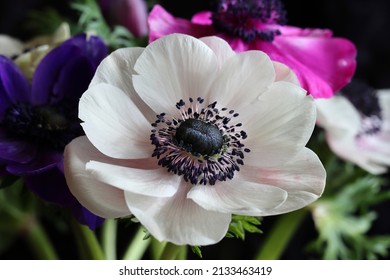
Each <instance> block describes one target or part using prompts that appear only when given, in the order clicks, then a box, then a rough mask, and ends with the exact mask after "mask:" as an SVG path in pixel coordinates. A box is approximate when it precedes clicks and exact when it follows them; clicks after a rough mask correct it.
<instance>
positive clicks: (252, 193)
mask: <svg viewBox="0 0 390 280" xmlns="http://www.w3.org/2000/svg"><path fill="white" fill-rule="evenodd" d="M188 198H190V199H192V200H194V201H195V202H196V203H197V204H199V205H200V206H202V207H203V208H205V209H208V210H211V211H218V212H222V213H232V214H240V215H249V216H262V214H263V213H265V212H268V211H270V210H272V209H274V208H277V207H278V206H280V205H281V204H283V203H284V201H285V200H286V198H287V192H286V191H285V190H282V189H280V188H277V187H273V186H269V185H265V184H261V183H252V182H246V181H243V180H237V179H236V180H235V179H233V180H231V181H226V182H220V183H217V184H215V185H214V186H204V185H198V186H194V187H193V188H192V189H191V191H190V192H189V193H188Z"/></svg>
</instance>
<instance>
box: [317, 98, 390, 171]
mask: <svg viewBox="0 0 390 280" xmlns="http://www.w3.org/2000/svg"><path fill="white" fill-rule="evenodd" d="M385 92H386V91H382V93H385ZM378 96H379V98H380V102H381V107H382V109H384V110H383V113H384V115H383V116H384V118H383V119H384V123H383V127H382V130H383V131H381V132H380V133H378V134H376V135H363V136H359V137H358V133H359V130H360V128H361V118H360V116H359V113H358V111H357V110H356V109H355V107H354V106H353V105H352V104H351V103H350V102H349V101H348V100H347V99H346V98H344V97H342V96H334V97H333V98H331V99H326V100H316V105H317V108H318V118H317V119H318V121H317V122H318V124H319V125H320V126H321V127H323V128H324V129H325V132H326V140H327V142H328V144H329V147H330V148H331V150H332V151H333V152H334V153H335V154H336V155H338V156H339V157H341V158H342V159H344V160H347V161H350V162H353V163H355V164H357V165H358V166H360V167H361V168H363V169H365V170H366V171H368V172H370V173H372V174H382V173H385V172H386V171H387V167H388V166H389V165H390V152H389V149H390V146H389V144H388V140H389V139H388V138H387V137H386V135H387V134H388V132H387V131H388V130H387V128H386V126H387V125H388V123H387V122H386V119H387V118H386V117H385V116H386V112H387V110H386V106H390V105H388V103H386V102H385V100H386V95H385V94H384V95H382V94H379V95H378ZM387 96H390V95H389V94H388V95H387ZM387 100H389V99H387ZM387 102H389V101H387ZM386 104H387V105H386ZM387 114H389V113H387Z"/></svg>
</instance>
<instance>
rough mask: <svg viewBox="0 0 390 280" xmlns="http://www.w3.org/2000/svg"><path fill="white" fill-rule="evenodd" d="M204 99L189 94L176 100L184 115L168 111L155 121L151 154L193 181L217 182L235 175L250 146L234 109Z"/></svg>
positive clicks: (177, 173) (200, 182)
mask: <svg viewBox="0 0 390 280" xmlns="http://www.w3.org/2000/svg"><path fill="white" fill-rule="evenodd" d="M203 103H204V99H202V98H200V97H198V98H197V99H196V101H195V100H194V99H192V98H189V103H188V104H186V102H184V101H183V100H180V101H179V102H178V103H176V108H177V109H178V110H179V111H180V114H181V118H180V119H176V118H172V117H169V116H167V115H166V114H165V113H161V114H159V115H157V120H156V121H155V122H154V123H152V127H153V129H152V130H151V132H152V133H151V136H150V139H151V143H152V144H153V145H154V146H155V149H154V151H153V154H152V156H153V157H156V158H157V159H158V164H159V165H160V166H163V167H166V168H167V170H168V171H169V172H172V173H174V174H176V175H179V176H183V178H184V180H185V181H187V182H190V183H191V184H194V185H195V184H204V185H214V184H215V183H216V182H217V181H226V180H230V179H232V178H233V176H234V173H235V172H236V171H239V170H240V167H239V165H243V164H244V158H245V154H244V153H249V152H250V150H249V149H248V148H245V145H244V144H243V143H242V141H243V140H244V139H246V138H247V134H246V132H245V131H244V130H241V129H240V128H241V127H242V124H241V123H233V124H231V122H233V120H234V119H235V118H237V117H238V116H239V114H238V113H236V112H235V111H234V110H228V109H227V108H222V109H217V107H216V106H217V102H214V103H211V104H209V105H207V106H204V105H203Z"/></svg>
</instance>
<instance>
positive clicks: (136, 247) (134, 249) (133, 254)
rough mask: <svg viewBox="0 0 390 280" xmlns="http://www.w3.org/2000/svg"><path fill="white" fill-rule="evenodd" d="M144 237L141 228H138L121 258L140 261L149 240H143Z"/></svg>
mask: <svg viewBox="0 0 390 280" xmlns="http://www.w3.org/2000/svg"><path fill="white" fill-rule="evenodd" d="M144 237H145V231H144V229H143V227H142V226H140V227H139V228H138V230H137V232H136V234H135V235H134V237H133V240H131V242H130V245H129V247H128V248H127V250H126V252H125V254H124V256H123V259H124V260H140V259H141V258H142V257H143V255H144V254H145V251H146V249H147V248H148V247H149V244H150V240H151V237H150V238H147V239H144Z"/></svg>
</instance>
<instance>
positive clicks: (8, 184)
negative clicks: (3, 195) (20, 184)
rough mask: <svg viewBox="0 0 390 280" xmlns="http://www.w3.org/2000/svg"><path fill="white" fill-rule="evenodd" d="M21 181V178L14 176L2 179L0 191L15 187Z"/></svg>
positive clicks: (0, 179) (0, 180)
mask: <svg viewBox="0 0 390 280" xmlns="http://www.w3.org/2000/svg"><path fill="white" fill-rule="evenodd" d="M19 179H20V177H18V176H12V175H8V176H4V177H1V178H0V190H1V189H5V188H7V187H11V186H13V185H14V184H15V183H16V182H17V181H18V180H19Z"/></svg>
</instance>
